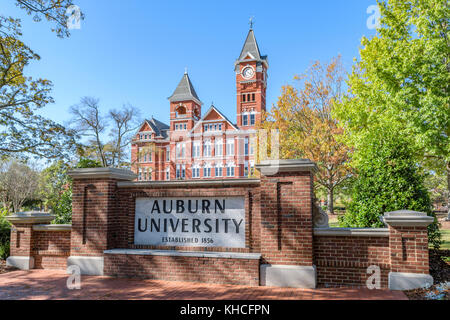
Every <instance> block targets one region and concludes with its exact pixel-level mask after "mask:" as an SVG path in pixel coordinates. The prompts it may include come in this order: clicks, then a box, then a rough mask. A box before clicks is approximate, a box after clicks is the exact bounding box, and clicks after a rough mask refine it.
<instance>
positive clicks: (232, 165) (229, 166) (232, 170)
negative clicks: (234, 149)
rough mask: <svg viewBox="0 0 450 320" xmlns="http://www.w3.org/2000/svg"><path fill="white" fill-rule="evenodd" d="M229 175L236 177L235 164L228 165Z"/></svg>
mask: <svg viewBox="0 0 450 320" xmlns="http://www.w3.org/2000/svg"><path fill="white" fill-rule="evenodd" d="M227 177H234V164H228V165H227Z"/></svg>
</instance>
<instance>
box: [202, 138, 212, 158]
mask: <svg viewBox="0 0 450 320" xmlns="http://www.w3.org/2000/svg"><path fill="white" fill-rule="evenodd" d="M203 156H204V157H211V141H209V140H206V141H205V143H204V145H203Z"/></svg>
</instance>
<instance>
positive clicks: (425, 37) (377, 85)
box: [336, 0, 450, 216]
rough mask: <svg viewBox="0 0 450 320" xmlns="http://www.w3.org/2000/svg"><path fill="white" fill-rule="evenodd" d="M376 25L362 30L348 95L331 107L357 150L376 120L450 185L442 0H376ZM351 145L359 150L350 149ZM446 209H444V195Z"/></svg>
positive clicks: (448, 75)
mask: <svg viewBox="0 0 450 320" xmlns="http://www.w3.org/2000/svg"><path fill="white" fill-rule="evenodd" d="M378 5H379V8H380V11H381V25H380V27H379V28H378V29H377V33H376V35H375V36H374V37H372V38H371V39H368V38H365V37H364V38H362V41H361V44H362V48H361V50H360V58H359V60H357V61H356V65H355V66H354V68H353V72H352V74H351V75H350V78H349V82H348V84H349V89H350V92H349V97H348V98H347V99H344V101H343V103H342V104H340V105H339V107H338V108H337V109H336V115H337V117H338V118H339V119H340V120H341V124H342V125H344V126H345V127H346V129H347V130H348V132H349V133H350V134H349V135H348V138H349V140H350V142H351V144H352V145H353V146H354V147H355V149H356V154H355V162H358V161H360V160H361V159H362V156H361V155H360V154H358V152H359V151H362V152H363V150H364V149H365V148H366V146H367V144H368V143H370V141H371V139H372V137H373V136H378V137H379V139H384V131H383V130H384V128H386V127H388V128H391V129H392V130H393V131H395V132H396V133H397V134H398V135H403V136H405V137H409V138H410V139H409V140H408V142H409V143H410V144H411V148H412V152H413V156H414V157H416V159H417V161H420V162H422V163H424V164H427V165H430V164H433V165H434V167H433V169H434V170H438V171H440V172H446V175H447V183H448V187H450V143H449V134H450V105H449V102H450V100H449V99H450V95H449V85H450V64H449V62H450V42H449V24H448V21H449V19H448V17H449V16H450V11H449V10H450V9H449V5H448V1H447V0H389V1H380V0H379V1H378ZM358 150H359V151H358ZM448 202H449V216H450V198H449V199H448Z"/></svg>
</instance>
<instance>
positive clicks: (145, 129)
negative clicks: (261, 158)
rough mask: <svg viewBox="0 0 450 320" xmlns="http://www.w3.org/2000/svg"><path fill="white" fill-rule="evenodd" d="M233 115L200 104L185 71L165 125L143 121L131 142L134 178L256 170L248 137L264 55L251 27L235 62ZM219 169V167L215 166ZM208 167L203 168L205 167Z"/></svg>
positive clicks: (236, 174) (260, 92)
mask: <svg viewBox="0 0 450 320" xmlns="http://www.w3.org/2000/svg"><path fill="white" fill-rule="evenodd" d="M234 67H235V75H236V77H235V81H236V92H235V93H233V94H235V95H236V97H237V101H236V118H235V119H232V120H230V119H228V118H227V117H226V116H224V115H223V113H221V112H220V111H219V109H218V108H217V107H215V106H214V105H211V107H210V108H208V109H207V110H206V112H204V114H203V116H202V105H203V103H202V102H201V101H200V99H199V97H198V96H197V93H196V92H195V89H194V86H193V84H192V82H191V79H190V77H189V75H188V73H187V71H186V72H185V74H184V75H183V77H182V79H181V81H180V83H179V84H178V86H177V88H176V89H175V92H174V93H173V95H172V96H170V97H169V107H168V108H167V107H165V108H167V109H168V111H169V112H170V115H169V119H170V123H169V124H164V123H163V122H161V121H158V120H156V119H154V118H151V119H149V120H146V121H144V123H143V124H142V125H141V126H140V128H139V129H138V130H137V132H136V134H135V136H134V138H133V139H132V144H131V169H132V170H133V172H135V173H136V174H137V175H138V177H137V180H138V181H169V180H189V179H216V178H221V179H222V178H223V179H237V178H242V177H250V176H253V175H254V167H255V155H254V152H252V141H253V140H254V138H255V132H256V128H257V125H258V123H260V122H261V121H262V114H263V112H264V111H266V90H267V70H268V68H269V64H268V59H267V56H263V55H261V53H260V51H259V47H258V44H257V42H256V38H255V35H254V32H253V30H250V31H249V33H248V35H247V38H246V40H245V43H244V46H243V48H242V51H241V53H240V55H239V58H238V59H237V60H236V62H235V66H234ZM216 168H217V170H216ZM205 169H206V170H205Z"/></svg>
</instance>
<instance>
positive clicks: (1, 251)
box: [0, 208, 11, 259]
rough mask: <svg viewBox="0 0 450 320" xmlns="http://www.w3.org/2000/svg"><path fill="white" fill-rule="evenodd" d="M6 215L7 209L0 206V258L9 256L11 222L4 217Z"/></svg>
mask: <svg viewBox="0 0 450 320" xmlns="http://www.w3.org/2000/svg"><path fill="white" fill-rule="evenodd" d="M7 215H8V210H7V209H5V208H0V259H6V258H7V257H8V256H9V241H10V235H11V224H10V223H9V222H8V220H6V219H5V217H6V216H7Z"/></svg>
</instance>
